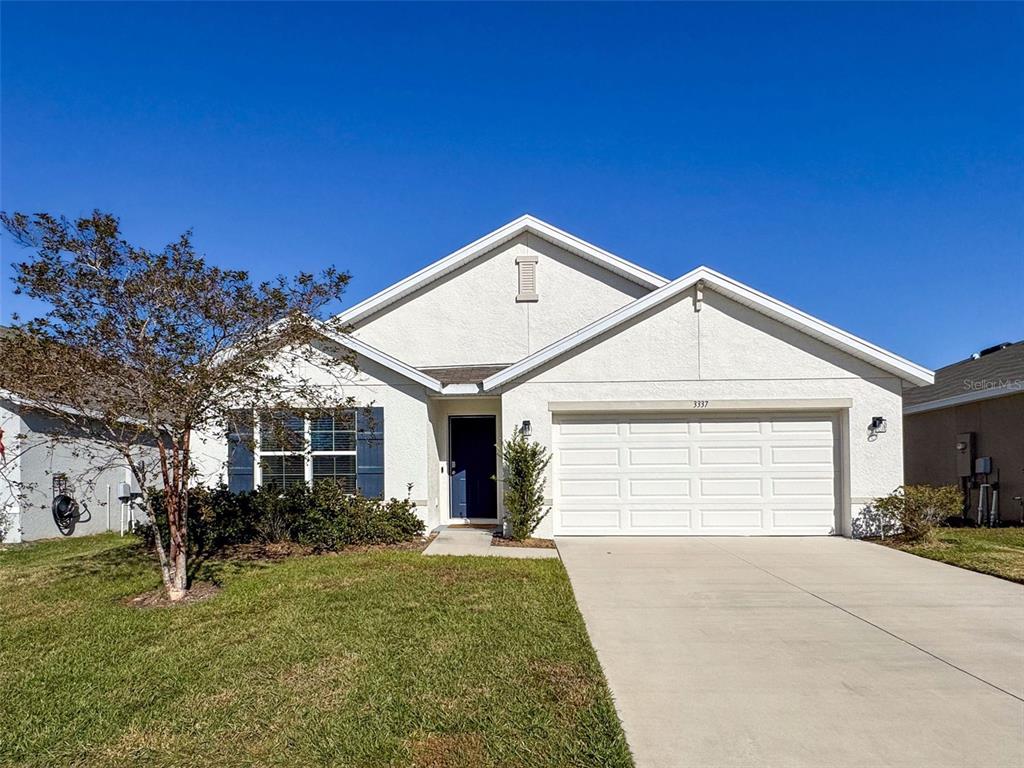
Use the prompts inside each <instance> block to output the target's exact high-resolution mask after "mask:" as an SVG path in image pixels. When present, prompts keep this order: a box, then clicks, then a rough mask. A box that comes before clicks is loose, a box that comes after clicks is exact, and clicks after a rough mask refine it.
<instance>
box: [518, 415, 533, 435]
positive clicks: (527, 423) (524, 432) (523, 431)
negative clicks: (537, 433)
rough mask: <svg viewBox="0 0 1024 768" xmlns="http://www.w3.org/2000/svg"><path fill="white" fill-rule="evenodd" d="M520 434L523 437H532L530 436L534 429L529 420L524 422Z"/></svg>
mask: <svg viewBox="0 0 1024 768" xmlns="http://www.w3.org/2000/svg"><path fill="white" fill-rule="evenodd" d="M519 432H520V434H522V436H523V437H529V436H530V434H531V433H532V432H533V429H532V428H531V427H530V420H529V419H527V420H526V421H524V422H523V426H522V427H520V428H519Z"/></svg>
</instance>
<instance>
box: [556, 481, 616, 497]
mask: <svg viewBox="0 0 1024 768" xmlns="http://www.w3.org/2000/svg"><path fill="white" fill-rule="evenodd" d="M558 488H559V491H560V492H561V493H560V495H561V497H562V498H563V499H570V500H572V499H601V498H613V499H617V498H618V497H619V481H618V480H594V479H582V480H562V481H561V482H560V483H559V484H558Z"/></svg>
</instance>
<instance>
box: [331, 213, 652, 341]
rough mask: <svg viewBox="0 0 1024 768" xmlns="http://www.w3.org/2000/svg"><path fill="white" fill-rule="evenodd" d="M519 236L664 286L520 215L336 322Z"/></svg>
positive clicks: (351, 319) (348, 320)
mask: <svg viewBox="0 0 1024 768" xmlns="http://www.w3.org/2000/svg"><path fill="white" fill-rule="evenodd" d="M523 232H532V233H533V234H535V235H537V236H538V237H542V238H544V239H545V240H548V241H550V242H552V243H554V244H555V245H558V246H561V247H562V248H565V249H566V250H568V251H570V252H572V253H575V254H577V255H579V256H582V257H583V258H585V259H588V260H590V261H593V262H595V263H597V264H600V265H602V266H604V267H606V268H607V269H609V270H611V271H613V272H615V273H617V274H620V275H622V276H623V277H625V278H627V279H629V280H632V281H633V282H635V283H638V284H640V285H642V286H644V287H647V288H651V289H654V288H659V287H661V286H663V285H665V284H666V283H667V282H668V280H666V279H665V278H664V277H661V276H660V275H656V274H655V273H654V272H651V271H649V270H646V269H644V268H643V267H641V266H638V265H636V264H633V263H632V262H630V261H626V260H625V259H623V258H621V257H619V256H616V255H615V254H612V253H609V252H608V251H605V250H603V249H601V248H598V247H597V246H596V245H592V244H591V243H588V242H586V241H585V240H581V239H580V238H578V237H576V236H575V235H571V234H569V233H568V232H564V231H562V230H560V229H558V228H557V227H553V226H552V225H550V224H548V223H547V222H544V221H541V220H540V219H537V218H535V217H533V216H530V215H524V216H520V217H519V218H518V219H515V220H514V221H510V222H509V223H508V224H505V225H504V226H502V227H499V228H498V229H496V230H494V231H493V232H491V233H489V234H486V235H484V236H483V237H481V238H480V239H478V240H474V241H473V242H472V243H470V244H469V245H466V246H463V247H462V248H460V249H459V250H457V251H454V252H453V253H450V254H448V255H447V256H445V257H444V258H441V259H438V260H437V261H435V262H434V263H433V264H430V265H428V266H426V267H424V268H423V269H421V270H419V271H418V272H415V273H413V274H412V275H410V276H409V277H406V278H404V279H402V280H399V281H398V282H397V283H395V284H393V285H391V286H388V287H387V288H385V289H384V290H383V291H380V292H379V293H375V294H374V295H373V296H371V297H370V298H368V299H365V300H363V301H361V302H359V303H358V304H356V305H355V306H354V307H350V308H349V309H347V310H345V311H344V312H342V313H340V314H339V315H338V316H337V318H336V319H337V320H338V321H339V322H341V323H343V324H352V323H355V322H358V321H359V320H361V319H363V318H364V317H367V316H368V315H371V314H373V313H374V312H377V311H379V310H381V309H383V308H384V307H386V306H388V305H389V304H391V303H393V302H395V301H398V300H399V299H401V298H403V297H404V296H408V295H409V294H410V293H412V292H414V291H416V290H417V289H419V288H421V287H422V286H424V285H427V284H428V283H430V282H432V281H434V280H436V279H437V278H439V277H441V276H443V275H445V274H447V273H448V272H451V271H453V270H455V269H458V268H459V267H461V266H462V265H463V264H466V263H468V262H470V261H472V260H473V259H475V258H476V257H477V256H482V255H483V254H485V253H487V252H488V251H491V250H493V249H494V248H496V247H498V246H499V245H501V244H502V243H505V242H508V241H509V240H511V239H512V238H514V237H517V236H519V235H521V234H522V233H523Z"/></svg>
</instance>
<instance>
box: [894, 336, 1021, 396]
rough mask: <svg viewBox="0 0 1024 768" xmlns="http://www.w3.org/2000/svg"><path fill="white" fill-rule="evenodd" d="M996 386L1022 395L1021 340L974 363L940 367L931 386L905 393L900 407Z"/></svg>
mask: <svg viewBox="0 0 1024 768" xmlns="http://www.w3.org/2000/svg"><path fill="white" fill-rule="evenodd" d="M996 387H1015V388H1016V391H1018V392H1024V341H1018V342H1017V343H1016V344H1011V345H1010V346H1008V347H1006V348H1005V349H1000V350H998V351H996V352H990V353H989V354H987V355H982V356H981V357H979V358H978V359H976V360H975V359H974V358H968V359H966V360H961V361H960V362H959V363H953V364H952V365H947V366H946V367H945V368H940V369H939V370H937V371H936V372H935V383H934V384H931V385H929V386H927V387H914V388H912V389H908V390H906V391H905V392H904V393H903V404H904V405H905V406H906V405H921V404H922V403H931V402H934V401H936V400H945V399H946V398H949V397H956V396H957V395H965V394H968V393H970V392H980V391H982V390H984V389H992V388H996Z"/></svg>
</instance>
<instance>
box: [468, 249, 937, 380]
mask: <svg viewBox="0 0 1024 768" xmlns="http://www.w3.org/2000/svg"><path fill="white" fill-rule="evenodd" d="M698 281H703V284H704V286H705V288H709V289H712V290H714V291H716V292H718V293H721V294H722V295H723V296H727V297H729V298H730V299H732V300H734V301H737V302H739V303H740V304H743V305H745V306H748V307H750V308H751V309H755V310H757V311H758V312H760V313H762V314H764V315H766V316H768V317H771V318H772V319H774V320H778V321H779V322H781V323H784V324H786V325H788V326H791V327H793V328H796V329H797V330H799V331H802V332H803V333H806V334H807V335H808V336H812V337H813V338H816V339H818V340H820V341H822V342H824V343H826V344H829V345H831V346H833V347H836V348H837V349H841V350H842V351H844V352H846V353H848V354H850V355H853V356H854V357H857V358H859V359H861V360H864V361H866V362H868V363H871V364H872V365H874V366H876V367H878V368H880V369H882V370H884V371H887V372H889V373H892V374H893V375H895V376H898V377H899V378H901V379H902V380H904V381H906V382H908V383H910V384H913V385H915V386H923V385H926V384H932V383H934V381H935V374H934V373H933V372H932V371H930V370H928V369H927V368H924V367H922V366H920V365H917V364H916V363H912V362H910V361H909V360H906V359H905V358H902V357H900V356H898V355H895V354H893V353H892V352H889V351H887V350H884V349H882V348H881V347H878V346H875V345H874V344H872V343H870V342H868V341H865V340H864V339H861V338H858V337H857V336H854V335H853V334H851V333H847V332H846V331H843V330H841V329H839V328H836V327H835V326H834V325H829V324H828V323H826V322H824V321H822V320H818V319H817V318H815V317H812V316H811V315H808V314H807V313H806V312H801V311H800V310H799V309H796V308H795V307H791V306H789V305H788V304H784V303H783V302H781V301H778V300H777V299H773V298H772V297H771V296H768V295H767V294H764V293H761V292H760V291H757V290H754V289H753V288H750V287H749V286H746V285H743V284H742V283H740V282H737V281H736V280H733V279H732V278H730V277H726V276H725V275H723V274H721V273H719V272H716V271H714V270H713V269H710V268H708V267H703V266H702V267H697V268H696V269H694V270H692V271H690V272H687V273H686V274H685V275H683V276H682V277H679V278H677V279H676V280H673V281H672V282H671V283H668V284H667V285H664V286H662V287H661V288H658V289H657V290H655V291H652V292H651V293H649V294H647V295H646V296H641V297H640V298H639V299H636V300H635V301H632V302H630V303H629V304H627V305H626V306H624V307H622V308H621V309H618V310H616V311H615V312H612V313H611V314H609V315H605V316H604V317H603V318H601V319H599V320H596V321H594V322H593V323H591V324H590V325H588V326H585V327H584V328H581V329H580V330H578V331H576V332H575V333H571V334H569V335H568V336H565V337H564V338H562V339H559V340H558V341H556V342H553V343H552V344H549V345H548V346H546V347H544V348H543V349H541V350H538V351H537V352H534V353H533V354H532V355H529V356H528V357H525V358H523V359H522V360H520V361H519V362H518V363H515V364H514V365H510V366H509V367H508V368H506V369H504V370H503V371H499V372H498V373H496V374H494V375H493V376H490V377H488V378H487V379H485V380H484V382H483V390H484V391H485V392H487V391H490V390H493V389H495V388H497V387H500V386H501V385H503V384H506V383H508V382H510V381H513V380H515V379H518V378H519V377H521V376H523V375H524V374H526V373H527V372H529V371H531V370H533V369H534V368H537V367H538V366H540V365H543V364H544V363H546V362H548V361H549V360H552V359H553V358H555V357H558V356H559V355H562V354H564V353H565V352H568V351H569V350H571V349H573V348H575V347H577V346H579V345H580V344H583V343H584V342H586V341H589V340H590V339H593V338H594V337H596V336H599V335H601V334H602V333H605V332H606V331H609V330H611V329H613V328H615V327H616V326H618V325H620V324H622V323H624V322H626V321H628V320H630V319H632V318H634V317H636V316H637V315H639V314H641V313H643V312H646V311H647V310H649V309H652V308H654V307H657V306H658V305H660V304H661V303H663V302H665V301H668V300H669V299H671V298H672V297H673V296H677V295H679V294H680V293H682V292H683V291H685V290H688V289H689V288H692V287H693V286H694V285H696V284H697V282H698Z"/></svg>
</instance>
